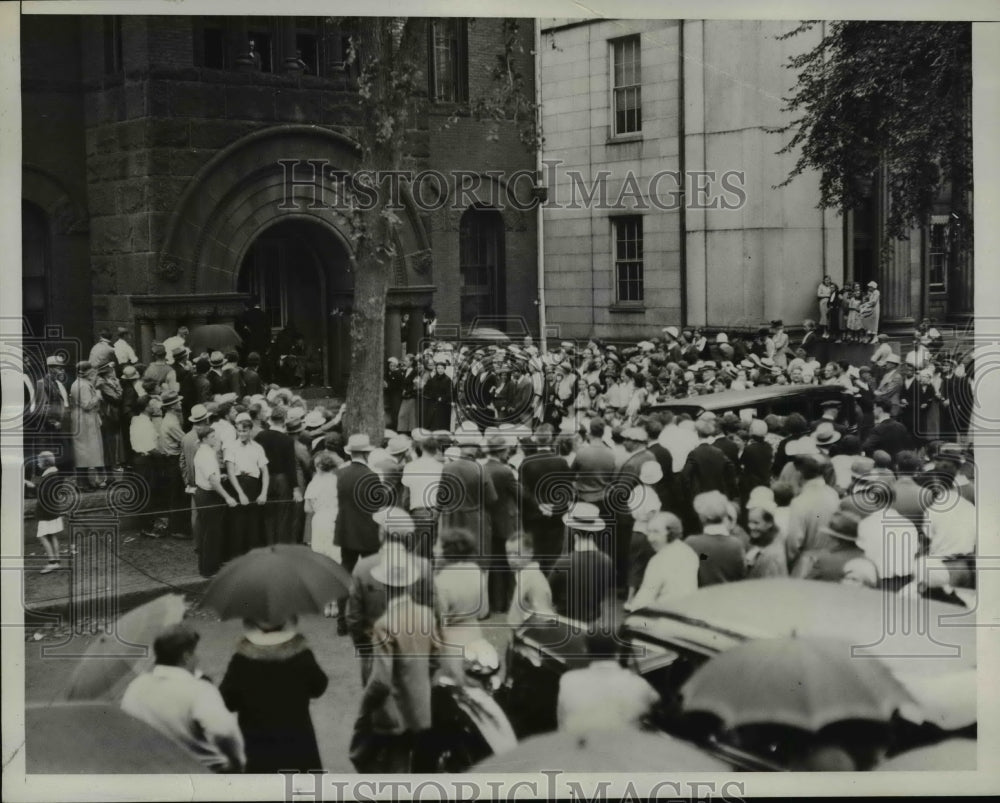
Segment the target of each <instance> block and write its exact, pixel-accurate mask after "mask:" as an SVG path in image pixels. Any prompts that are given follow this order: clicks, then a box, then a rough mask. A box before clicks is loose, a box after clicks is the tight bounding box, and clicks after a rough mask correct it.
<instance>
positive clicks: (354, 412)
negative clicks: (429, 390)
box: [342, 17, 537, 441]
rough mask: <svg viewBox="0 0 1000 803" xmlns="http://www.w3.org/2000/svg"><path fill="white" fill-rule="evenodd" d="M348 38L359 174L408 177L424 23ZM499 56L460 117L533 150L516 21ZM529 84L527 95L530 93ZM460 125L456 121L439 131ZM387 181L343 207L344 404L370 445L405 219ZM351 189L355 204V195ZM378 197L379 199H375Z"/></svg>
mask: <svg viewBox="0 0 1000 803" xmlns="http://www.w3.org/2000/svg"><path fill="white" fill-rule="evenodd" d="M342 23H343V24H344V27H345V29H347V30H351V31H353V32H354V34H353V35H352V37H351V40H350V48H349V52H348V60H349V61H351V62H357V63H359V65H360V73H359V77H358V98H359V103H360V108H361V121H360V125H359V127H358V129H357V137H358V141H359V145H360V148H361V167H362V168H363V169H364V170H366V171H370V172H371V173H373V174H376V175H378V174H380V173H383V171H384V174H388V172H389V171H396V170H401V169H404V168H406V167H408V166H410V165H408V164H407V160H408V133H409V132H411V131H412V130H414V129H415V128H416V120H417V116H418V112H419V110H420V106H421V104H422V103H425V102H426V92H425V87H424V84H423V81H424V76H425V74H424V68H425V66H426V63H427V62H426V59H427V50H426V46H427V45H426V43H427V27H426V26H427V23H428V20H427V19H426V18H420V17H355V18H350V19H343V20H342ZM502 30H503V41H502V43H501V44H502V48H501V49H500V51H499V52H498V54H497V55H496V63H495V66H494V69H493V71H492V77H493V86H492V91H491V92H490V93H489V94H488V95H487V96H485V97H482V98H476V99H474V100H473V101H472V102H471V103H470V104H469V105H468V107H466V108H465V109H462V110H461V113H462V114H467V115H471V116H473V117H474V118H475V119H480V120H488V121H491V122H490V128H489V130H488V133H487V135H486V136H487V139H488V140H495V139H497V131H498V126H499V125H501V124H502V123H503V122H504V121H508V122H510V123H513V124H515V125H517V126H518V127H519V132H520V138H521V141H522V142H523V143H524V144H525V145H526V146H527V147H534V144H535V143H536V142H537V136H536V135H535V134H534V133H533V132H534V125H535V104H534V97H533V94H532V93H531V88H530V86H528V85H526V83H525V80H524V78H523V76H522V75H521V74H520V73H519V72H518V71H517V69H516V66H515V61H516V56H517V55H518V54H519V53H521V52H523V49H522V47H521V38H522V37H521V33H520V27H519V23H518V21H517V20H504V23H503V27H502ZM526 86H527V89H526ZM455 122H457V116H455V117H453V118H452V119H451V120H450V121H449V122H447V123H445V127H447V126H448V125H449V124H454V123H455ZM388 185H389V182H388V181H386V182H384V183H383V184H382V186H380V187H368V188H367V189H368V190H370V191H369V192H366V193H365V194H366V196H367V197H368V198H371V197H372V195H374V196H376V197H377V201H376V202H375V203H374V204H371V203H365V204H358V203H353V202H352V198H351V192H350V189H351V188H350V187H348V188H347V190H348V192H347V194H346V197H345V198H344V201H345V202H346V206H347V209H346V212H347V214H348V218H349V221H350V224H351V238H352V241H353V245H354V258H355V265H356V270H355V273H354V300H353V304H352V314H351V317H350V331H351V368H350V379H349V380H348V385H347V398H346V399H345V403H346V405H347V410H346V413H345V422H344V427H345V432H366V433H368V434H369V436H370V437H371V438H372V440H373V441H377V440H379V439H380V438H381V437H382V433H383V431H384V428H385V425H384V418H383V387H382V381H383V360H384V352H385V330H384V324H385V301H386V296H387V294H388V291H389V286H390V284H391V281H390V277H391V275H392V265H393V261H394V260H395V259H396V258H397V253H396V248H395V245H394V243H395V242H397V239H396V236H395V232H396V230H397V228H398V227H399V226H400V225H401V223H402V220H401V218H400V217H399V216H398V215H397V214H396V213H397V211H399V210H398V208H395V207H394V206H393V203H392V201H393V199H392V197H391V192H390V187H389V186H388ZM359 189H360V188H358V187H355V193H354V196H355V199H356V197H357V194H358V193H357V190H359ZM371 190H375V192H371Z"/></svg>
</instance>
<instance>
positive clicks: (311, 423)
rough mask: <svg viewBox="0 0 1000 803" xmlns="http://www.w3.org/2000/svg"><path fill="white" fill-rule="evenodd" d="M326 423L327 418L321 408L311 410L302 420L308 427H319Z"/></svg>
mask: <svg viewBox="0 0 1000 803" xmlns="http://www.w3.org/2000/svg"><path fill="white" fill-rule="evenodd" d="M325 423H326V419H325V418H324V417H323V414H322V413H321V412H320V411H319V410H310V411H309V414H308V415H307V416H306V417H305V419H304V420H303V421H302V426H304V427H305V428H306V429H319V428H320V427H322V426H323V425H324V424H325Z"/></svg>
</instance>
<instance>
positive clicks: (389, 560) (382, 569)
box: [372, 544, 420, 588]
mask: <svg viewBox="0 0 1000 803" xmlns="http://www.w3.org/2000/svg"><path fill="white" fill-rule="evenodd" d="M372 577H373V578H374V579H375V580H378V581H379V582H380V583H382V584H383V585H387V586H392V587H394V588H405V587H406V586H411V585H413V584H414V583H415V582H417V580H419V579H420V572H419V570H418V569H417V566H416V564H415V563H414V561H413V557H412V556H411V555H410V553H409V552H407V551H406V549H405V548H404V547H402V546H401V545H399V544H390V545H389V546H388V547H387V548H386V549H385V550H383V552H382V560H381V561H379V563H377V564H376V565H375V566H374V567H372Z"/></svg>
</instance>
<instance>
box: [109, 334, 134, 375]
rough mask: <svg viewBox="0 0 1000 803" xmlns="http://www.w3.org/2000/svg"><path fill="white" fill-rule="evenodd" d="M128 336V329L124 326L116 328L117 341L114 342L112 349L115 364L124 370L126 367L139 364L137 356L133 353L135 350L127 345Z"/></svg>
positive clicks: (130, 345) (129, 344)
mask: <svg viewBox="0 0 1000 803" xmlns="http://www.w3.org/2000/svg"><path fill="white" fill-rule="evenodd" d="M130 336H131V335H130V334H129V330H128V329H126V328H125V327H124V326H119V327H118V339H117V340H115V343H114V346H113V348H114V350H115V362H116V363H118V365H119V367H121V368H124V367H125V366H126V365H135V364H136V363H138V362H139V356H138V355H137V354H136V353H135V349H133V348H132V344H131V343H129V338H130Z"/></svg>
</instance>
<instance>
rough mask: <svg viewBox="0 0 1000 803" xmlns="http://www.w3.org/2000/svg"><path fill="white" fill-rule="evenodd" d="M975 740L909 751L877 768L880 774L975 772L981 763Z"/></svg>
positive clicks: (956, 740)
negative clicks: (929, 771)
mask: <svg viewBox="0 0 1000 803" xmlns="http://www.w3.org/2000/svg"><path fill="white" fill-rule="evenodd" d="M976 752H977V750H976V740H975V739H947V740H946V741H943V742H938V743H937V744H932V745H930V746H928V747H918V748H917V749H916V750H907V751H906V752H905V753H900V754H899V755H898V756H894V757H893V758H890V759H887V760H885V761H883V762H882V763H881V764H879V765H878V766H877V767H875V769H876V770H878V771H879V772H883V771H885V772H893V771H896V770H899V771H907V770H974V769H978V767H979V762H978V757H977V755H976Z"/></svg>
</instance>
